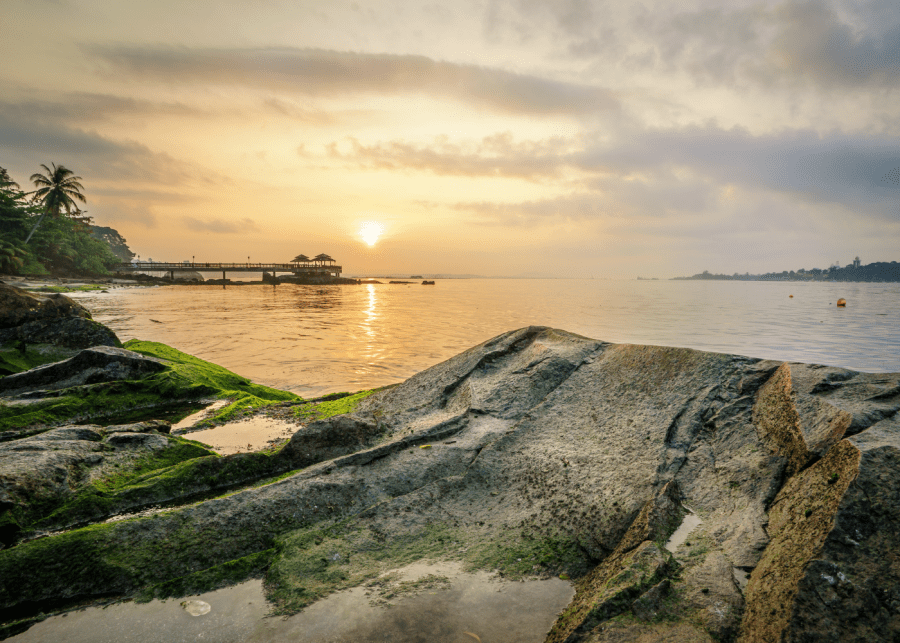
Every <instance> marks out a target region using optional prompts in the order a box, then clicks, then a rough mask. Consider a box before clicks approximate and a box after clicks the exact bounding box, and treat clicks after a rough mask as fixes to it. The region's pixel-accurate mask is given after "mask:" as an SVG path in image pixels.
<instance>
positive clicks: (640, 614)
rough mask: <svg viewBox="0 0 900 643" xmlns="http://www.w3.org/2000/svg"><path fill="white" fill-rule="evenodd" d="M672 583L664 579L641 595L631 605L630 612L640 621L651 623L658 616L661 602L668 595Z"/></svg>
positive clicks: (661, 605)
mask: <svg viewBox="0 0 900 643" xmlns="http://www.w3.org/2000/svg"><path fill="white" fill-rule="evenodd" d="M671 586H672V582H671V581H670V580H669V579H668V578H666V579H663V580H662V581H660V582H659V583H657V584H656V585H654V586H653V587H651V588H650V589H648V590H647V591H646V592H644V593H643V594H641V596H640V598H638V599H637V600H636V601H635V602H633V603H632V604H631V612H632V613H633V614H634V616H635V618H637V619H639V620H641V621H651V620H653V619H654V618H656V617H657V616H658V615H659V612H660V610H661V609H662V607H663V604H662V601H663V599H664V598H665V597H666V595H667V594H668V593H669V588H670V587H671Z"/></svg>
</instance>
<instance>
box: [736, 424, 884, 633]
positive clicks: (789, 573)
mask: <svg viewBox="0 0 900 643" xmlns="http://www.w3.org/2000/svg"><path fill="white" fill-rule="evenodd" d="M769 516H770V523H769V531H770V533H771V536H772V543H771V545H770V547H768V548H767V549H766V551H765V553H764V555H763V558H762V560H761V561H760V564H759V566H758V567H757V568H756V569H755V570H754V571H753V574H752V575H751V577H750V582H749V584H748V586H747V591H746V600H747V614H746V617H745V618H744V621H743V623H742V626H741V635H740V637H739V639H738V640H739V641H742V642H746V643H751V642H757V641H759V642H762V641H770V640H781V641H807V640H816V641H835V642H837V641H885V642H888V641H896V640H898V639H900V610H898V605H900V603H898V601H900V572H898V570H900V553H898V552H900V550H898V547H897V545H898V528H900V419H898V418H897V417H896V416H894V417H892V418H890V419H887V420H883V421H881V422H879V423H877V424H875V425H874V426H872V427H871V428H869V429H867V430H866V431H863V432H862V433H859V434H858V435H855V436H853V437H851V438H849V439H845V440H842V441H841V442H839V443H838V444H837V445H835V446H834V447H833V448H832V449H831V450H830V451H829V452H828V454H827V455H826V456H825V457H823V458H822V459H821V460H820V461H818V462H816V463H815V464H814V465H812V466H810V467H809V468H808V469H806V470H804V471H803V472H801V473H799V474H798V475H796V476H794V477H793V478H791V479H790V480H788V481H787V483H786V484H785V486H784V488H783V489H782V490H781V492H780V493H779V494H778V497H777V498H776V499H775V502H774V503H773V505H772V508H771V510H770V512H769Z"/></svg>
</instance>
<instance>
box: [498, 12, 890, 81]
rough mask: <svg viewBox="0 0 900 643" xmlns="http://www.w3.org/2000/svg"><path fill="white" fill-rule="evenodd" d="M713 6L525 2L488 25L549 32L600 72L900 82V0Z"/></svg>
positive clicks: (527, 33)
mask: <svg viewBox="0 0 900 643" xmlns="http://www.w3.org/2000/svg"><path fill="white" fill-rule="evenodd" d="M692 5H693V6H692ZM708 5H709V3H704V2H694V3H667V2H653V1H652V0H650V1H648V2H645V3H631V4H616V3H609V2H604V1H596V2H594V1H590V0H566V1H564V2H546V3H536V2H531V1H529V0H523V1H520V2H511V3H505V6H504V7H503V9H502V10H501V9H498V7H497V3H495V2H492V3H490V4H489V8H488V9H487V10H486V17H485V24H486V29H487V30H488V32H489V33H491V34H492V35H495V34H496V33H498V32H502V31H510V32H513V33H516V34H518V37H519V39H520V41H523V42H527V41H530V40H533V39H538V38H541V37H544V38H547V39H549V40H550V42H551V43H552V45H553V46H554V47H555V48H556V49H557V50H558V51H559V52H561V53H564V54H565V55H566V56H568V57H570V58H573V59H577V60H580V61H594V63H595V64H594V67H593V69H594V75H595V76H597V77H604V75H605V73H606V71H607V70H608V69H609V68H610V67H611V66H614V67H615V68H618V69H635V70H651V71H656V72H663V73H667V74H673V73H675V74H677V73H683V74H686V75H687V76H688V77H690V78H692V79H694V80H695V81H697V82H700V83H703V84H712V85H716V84H727V85H736V84H742V85H746V84H747V83H752V84H755V85H757V86H758V87H761V88H765V89H768V90H770V89H772V88H773V86H774V87H775V88H777V89H779V90H792V91H793V90H796V89H797V88H798V86H800V85H802V86H803V87H804V88H805V87H810V86H811V87H815V88H818V89H825V90H830V89H841V88H843V89H857V88H870V87H882V88H886V89H894V88H896V87H898V86H900V12H897V4H896V0H869V1H868V2H863V3H861V2H855V1H853V0H834V1H832V2H821V1H820V0H813V1H810V0H799V1H798V0H788V1H786V2H769V1H766V0H747V1H744V2H732V3H716V5H715V6H708ZM500 16H502V19H501V17H500Z"/></svg>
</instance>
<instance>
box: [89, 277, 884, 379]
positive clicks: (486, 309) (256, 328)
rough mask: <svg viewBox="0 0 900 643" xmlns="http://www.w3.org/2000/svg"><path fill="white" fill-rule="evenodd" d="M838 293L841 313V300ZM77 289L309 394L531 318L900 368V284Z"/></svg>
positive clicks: (585, 331)
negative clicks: (899, 319)
mask: <svg viewBox="0 0 900 643" xmlns="http://www.w3.org/2000/svg"><path fill="white" fill-rule="evenodd" d="M789 294H792V295H794V297H793V298H789V297H788V295H789ZM840 297H844V298H846V299H847V301H848V307H847V308H846V309H843V308H842V309H837V308H836V307H835V305H834V302H835V301H837V299H838V298H840ZM77 299H79V300H80V301H82V302H84V303H85V305H86V306H87V307H88V309H89V310H91V312H92V313H94V318H95V319H96V320H97V321H100V322H102V323H106V324H109V325H110V326H111V327H112V328H113V330H115V331H116V333H118V334H119V337H120V338H121V339H122V340H123V341H124V340H127V339H130V338H133V337H138V338H140V339H147V340H153V341H160V342H163V343H166V344H169V345H171V346H174V347H175V348H178V349H180V350H183V351H185V352H187V353H191V354H193V355H197V356H198V357H201V358H203V359H207V360H210V361H212V362H215V363H217V364H221V365H222V366H224V367H226V368H229V369H231V370H233V371H235V372H237V373H240V374H241V375H244V376H245V377H249V378H251V379H253V380H255V381H257V382H260V383H263V384H268V385H269V386H274V387H277V388H282V389H287V390H291V391H295V392H297V393H299V394H301V395H303V396H315V395H322V394H326V393H333V392H336V391H352V390H359V389H363V388H372V387H375V386H384V385H386V384H392V383H395V382H399V381H402V380H403V379H405V378H407V377H409V376H410V375H412V374H414V373H416V372H418V371H420V370H423V369H425V368H427V367H429V366H432V365H434V364H436V363H438V362H440V361H442V360H445V359H448V358H449V357H452V356H453V355H456V354H457V353H460V352H462V351H464V350H466V349H467V348H471V347H472V346H474V345H476V344H479V343H481V342H483V341H485V340H487V339H490V338H491V337H494V336H495V335H498V334H500V333H502V332H505V331H508V330H512V329H515V328H521V327H523V326H528V325H547V326H553V327H555V328H561V329H563V330H568V331H571V332H574V333H578V334H580V335H585V336H587V337H593V338H595V339H602V340H606V341H611V342H627V343H634V344H657V345H665V346H685V347H690V348H699V349H701V350H707V351H716V352H725V353H737V354H740V355H749V356H751V357H761V358H769V359H782V360H789V361H799V362H810V363H819V364H830V365H837V366H844V367H847V368H853V369H857V370H869V371H882V372H885V371H888V372H890V371H900V348H898V346H900V324H898V323H897V316H896V312H895V311H896V310H898V309H900V285H898V284H838V283H834V284H832V283H807V284H803V283H762V282H737V283H735V282H699V281H640V282H639V281H604V280H596V281H594V280H589V279H586V280H575V279H572V280H568V279H559V280H501V279H496V280H476V279H472V280H446V281H444V280H439V281H438V283H437V285H436V286H425V287H423V286H421V285H419V284H410V285H401V284H393V285H392V284H366V285H364V286H298V285H288V284H282V285H279V286H278V287H277V288H276V287H271V286H261V285H260V286H242V287H234V288H227V289H225V290H222V289H220V288H211V287H203V286H197V287H189V286H175V287H171V286H170V287H162V288H145V289H134V290H113V291H111V292H110V293H109V294H101V293H84V294H83V295H78V296H77ZM151 319H153V320H157V321H158V322H161V323H156V322H151V321H150V320H151Z"/></svg>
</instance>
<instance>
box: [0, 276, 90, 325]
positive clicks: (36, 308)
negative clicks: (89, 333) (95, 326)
mask: <svg viewBox="0 0 900 643" xmlns="http://www.w3.org/2000/svg"><path fill="white" fill-rule="evenodd" d="M72 317H79V318H82V319H90V318H91V314H90V313H89V312H88V311H87V309H86V308H85V307H84V306H82V305H81V304H78V303H76V302H74V301H72V300H71V299H69V298H68V297H66V296H65V295H62V294H55V295H49V296H42V295H36V294H34V293H30V292H28V291H26V290H22V289H21V288H16V287H14V286H9V285H7V284H3V283H0V329H3V328H15V327H16V326H21V325H22V324H26V323H28V322H34V321H46V320H49V319H69V318H72Z"/></svg>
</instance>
